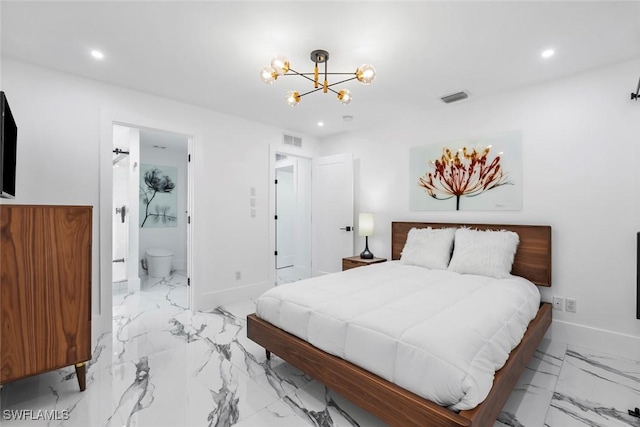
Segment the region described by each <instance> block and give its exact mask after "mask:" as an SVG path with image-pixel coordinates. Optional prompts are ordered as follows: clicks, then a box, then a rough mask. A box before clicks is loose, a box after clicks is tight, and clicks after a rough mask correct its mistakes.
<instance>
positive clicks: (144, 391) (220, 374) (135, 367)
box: [0, 275, 640, 427]
mask: <svg viewBox="0 0 640 427" xmlns="http://www.w3.org/2000/svg"><path fill="white" fill-rule="evenodd" d="M142 289H143V290H142V291H140V292H133V293H126V292H123V293H117V294H115V295H114V306H113V332H109V333H104V334H94V336H93V341H94V342H93V359H92V361H91V363H90V365H89V367H88V375H87V390H86V391H85V392H82V393H81V392H79V391H78V384H77V380H76V378H75V371H74V369H73V368H65V369H60V370H57V371H54V372H49V373H46V374H42V375H38V376H34V377H31V378H27V379H24V380H21V381H16V382H13V383H9V384H6V385H5V386H4V387H3V389H2V391H1V396H0V409H1V411H0V425H2V427H5V426H6V427H9V426H11V427H13V426H19V427H23V426H83V427H85V426H139V427H146V426H152V427H156V426H171V427H180V426H217V427H224V426H232V425H233V426H238V427H263V426H283V427H285V426H309V425H310V426H322V427H329V426H362V427H369V426H370V427H376V426H384V425H386V424H385V423H383V422H382V421H380V420H379V419H377V418H376V417H374V416H373V415H371V414H370V413H368V412H366V411H364V410H362V409H360V408H358V407H357V406H355V405H353V404H352V403H350V402H349V401H347V400H346V399H344V398H343V397H341V396H340V395H338V394H336V393H334V392H331V391H329V390H327V389H326V387H324V386H323V385H322V384H319V383H318V382H316V381H314V380H312V379H311V378H309V377H308V376H306V375H305V374H303V373H302V372H300V371H298V370H297V369H295V368H293V367H292V366H290V365H288V364H287V363H285V362H283V361H282V360H281V359H279V358H278V357H276V356H273V357H272V360H271V361H266V360H265V356H264V350H263V349H262V348H261V347H259V346H258V345H256V344H254V343H253V342H251V341H250V340H248V339H247V338H246V332H245V325H246V320H245V318H246V315H247V314H249V313H252V312H253V311H254V303H253V302H252V301H246V302H243V303H239V304H233V305H229V306H225V307H218V308H216V309H213V310H211V311H209V312H192V311H191V310H189V309H187V308H186V307H187V300H188V298H187V287H186V286H185V283H184V280H183V277H182V276H180V275H174V278H173V279H172V280H168V281H164V280H158V281H155V282H154V281H151V282H147V283H143V286H142ZM637 406H640V362H639V361H638V360H627V359H623V358H619V357H615V356H611V355H607V354H605V353H604V352H601V351H596V350H593V349H586V348H578V347H573V346H567V345H566V344H563V343H560V342H554V341H549V340H545V341H543V343H542V344H541V345H540V347H539V349H538V351H537V352H536V355H535V357H534V358H533V359H532V361H531V363H530V364H529V366H528V368H527V370H526V371H525V373H524V374H523V375H522V377H521V378H520V381H519V383H518V385H517V386H516V388H515V389H514V391H513V393H512V395H511V397H510V399H509V401H508V402H507V404H506V405H505V407H504V409H503V411H502V413H501V414H500V416H499V418H498V420H497V421H496V423H495V425H494V427H503V426H525V427H542V426H552V427H571V426H640V419H638V418H633V417H631V416H629V415H628V414H627V409H629V408H635V407H637Z"/></svg>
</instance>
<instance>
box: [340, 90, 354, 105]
mask: <svg viewBox="0 0 640 427" xmlns="http://www.w3.org/2000/svg"><path fill="white" fill-rule="evenodd" d="M352 99H353V97H352V96H351V91H350V90H349V89H342V90H341V91H340V92H338V101H340V103H341V104H342V105H347V104H348V103H350V102H351V100H352Z"/></svg>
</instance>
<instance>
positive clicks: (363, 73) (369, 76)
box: [356, 64, 376, 85]
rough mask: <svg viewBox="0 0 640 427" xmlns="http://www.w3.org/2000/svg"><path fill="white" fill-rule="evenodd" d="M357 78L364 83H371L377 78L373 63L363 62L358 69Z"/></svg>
mask: <svg viewBox="0 0 640 427" xmlns="http://www.w3.org/2000/svg"><path fill="white" fill-rule="evenodd" d="M356 78H357V79H358V81H359V82H360V83H362V84H363V85H368V84H371V82H372V81H373V80H374V79H375V78H376V69H375V68H373V66H372V65H369V64H362V65H361V66H359V67H358V69H357V70H356Z"/></svg>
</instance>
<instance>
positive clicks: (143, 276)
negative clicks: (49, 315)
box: [112, 124, 190, 308]
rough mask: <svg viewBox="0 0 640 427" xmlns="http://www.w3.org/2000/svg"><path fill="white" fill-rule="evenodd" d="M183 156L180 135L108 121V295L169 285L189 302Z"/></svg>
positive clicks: (185, 141) (186, 143)
mask: <svg viewBox="0 0 640 427" xmlns="http://www.w3.org/2000/svg"><path fill="white" fill-rule="evenodd" d="M188 162H189V137H187V136H185V135H180V134H176V133H172V132H167V131H162V130H156V129H149V128H137V127H131V126H126V125H117V124H114V125H113V175H112V176H113V178H112V200H113V206H112V215H113V217H112V251H113V266H112V282H113V283H112V291H113V292H112V293H113V298H116V297H117V298H118V300H121V299H122V297H123V295H127V294H129V293H133V292H140V293H141V294H144V293H145V292H150V291H153V288H157V287H158V286H159V285H162V286H170V287H171V288H172V289H174V288H175V290H176V292H175V293H179V294H180V296H179V297H178V298H179V300H180V301H181V302H183V301H184V302H186V305H187V307H185V308H188V301H190V298H189V288H188V285H189V282H190V280H189V256H190V254H189V252H188V247H189V244H188V242H189V227H188V223H189V213H188V206H189V194H190V191H189V179H188V177H189V173H188ZM175 293H174V294H175ZM182 294H184V295H182ZM114 305H115V304H114ZM181 305H182V304H181Z"/></svg>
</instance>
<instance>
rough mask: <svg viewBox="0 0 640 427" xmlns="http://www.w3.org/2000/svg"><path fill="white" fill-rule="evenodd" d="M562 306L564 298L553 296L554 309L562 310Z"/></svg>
mask: <svg viewBox="0 0 640 427" xmlns="http://www.w3.org/2000/svg"><path fill="white" fill-rule="evenodd" d="M563 306H564V298H562V297H553V308H554V309H556V310H562V309H563Z"/></svg>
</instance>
